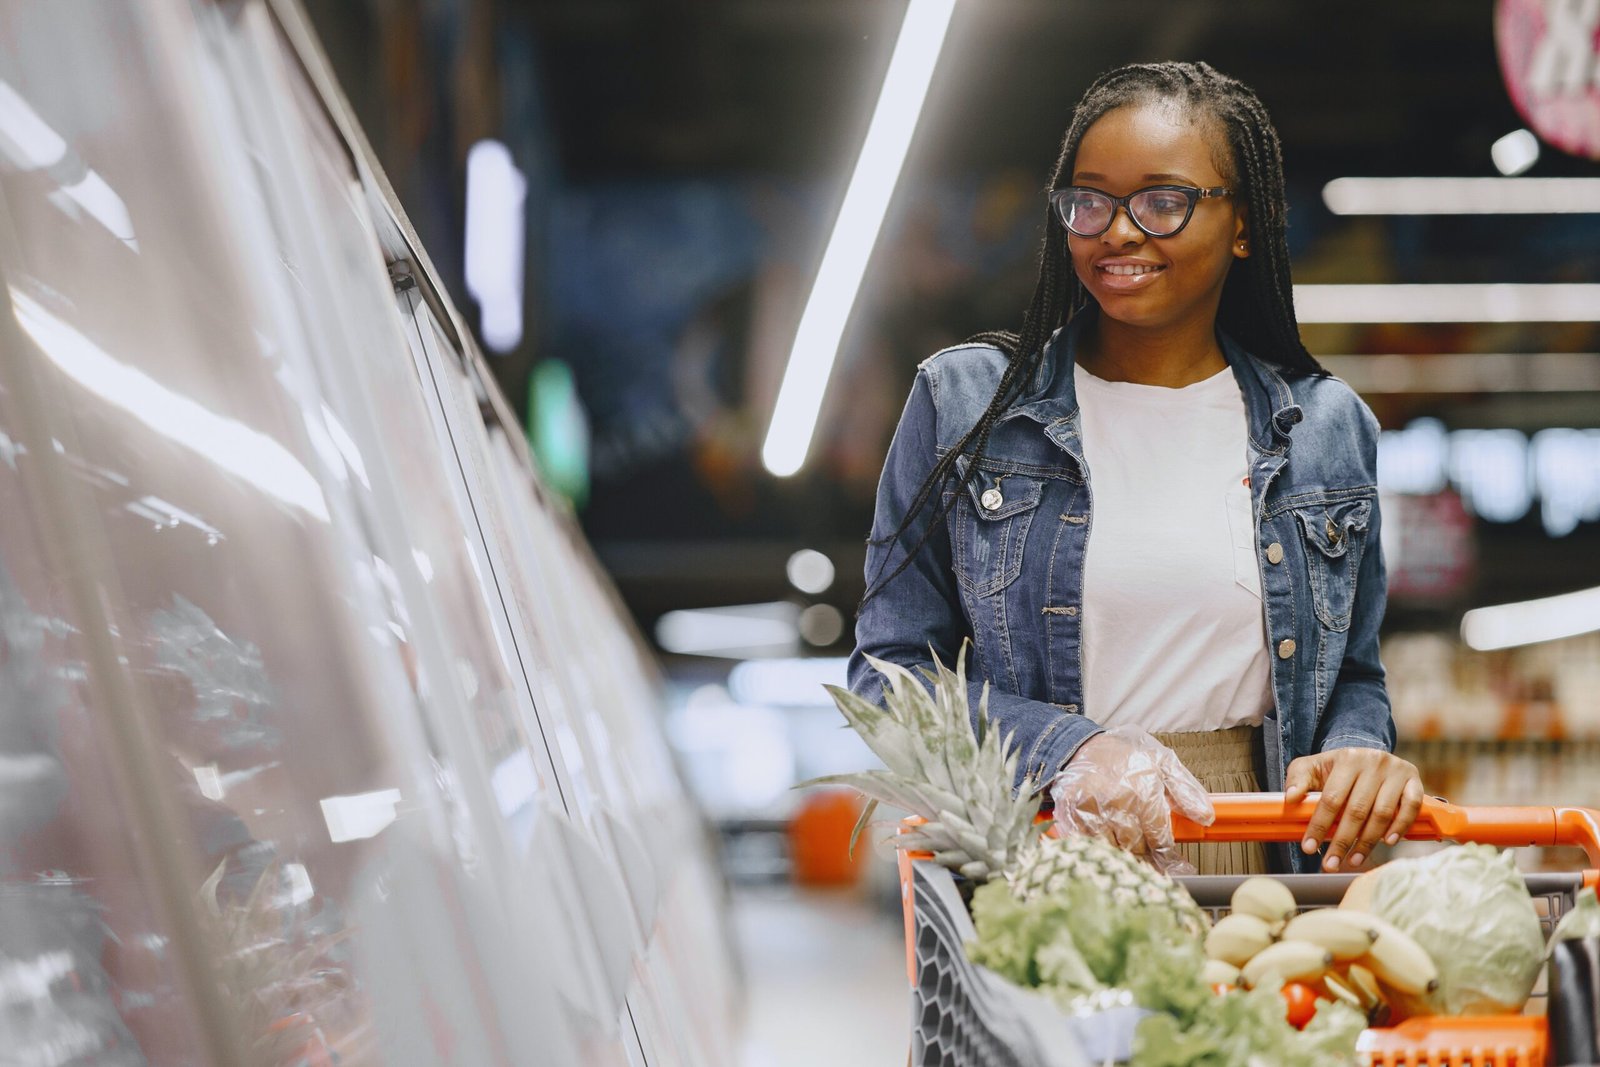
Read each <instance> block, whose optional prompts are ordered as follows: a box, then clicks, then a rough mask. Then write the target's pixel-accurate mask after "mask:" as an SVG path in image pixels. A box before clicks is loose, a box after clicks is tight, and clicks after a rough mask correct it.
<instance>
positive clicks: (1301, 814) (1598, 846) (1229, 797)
mask: <svg viewBox="0 0 1600 1067" xmlns="http://www.w3.org/2000/svg"><path fill="white" fill-rule="evenodd" d="M1319 799H1320V795H1319V794H1316V793H1312V794H1311V795H1310V796H1308V797H1306V798H1305V799H1304V800H1302V801H1300V802H1299V803H1297V804H1293V805H1290V804H1287V803H1286V802H1285V801H1284V798H1283V794H1282V793H1214V794H1212V796H1211V802H1212V806H1213V807H1214V808H1215V810H1216V820H1215V821H1214V822H1213V823H1212V824H1211V825H1210V826H1201V825H1199V824H1198V823H1195V822H1193V821H1191V820H1189V819H1186V818H1184V817H1183V816H1181V815H1177V814H1174V815H1173V820H1172V826H1173V836H1174V837H1175V838H1176V839H1177V840H1179V841H1299V840H1300V839H1301V838H1302V837H1303V836H1304V834H1305V830H1306V827H1307V825H1308V824H1309V823H1310V821H1311V816H1312V814H1313V813H1314V812H1315V811H1316V806H1317V801H1318V800H1319ZM918 821H920V820H912V819H908V820H906V822H907V824H908V826H909V825H914V824H915V823H916V822H918ZM1406 838H1407V839H1408V840H1413V841H1454V842H1458V843H1468V842H1476V843H1480V844H1488V845H1498V846H1501V847H1506V848H1513V847H1524V846H1530V845H1540V846H1547V847H1548V846H1557V845H1568V846H1576V847H1579V848H1582V849H1583V850H1584V853H1585V855H1586V856H1587V857H1588V862H1589V864H1590V865H1591V867H1593V868H1600V811H1596V810H1594V809H1591V808H1572V807H1467V806H1461V805H1456V804H1450V803H1448V802H1446V801H1443V800H1439V799H1437V798H1435V797H1429V798H1427V799H1425V800H1424V801H1423V805H1422V811H1421V813H1420V814H1419V815H1418V817H1417V821H1416V822H1415V823H1414V824H1412V827H1411V829H1410V831H1409V832H1408V833H1407V834H1406ZM931 858H932V857H931V856H929V855H928V854H927V853H916V852H907V851H905V850H901V852H900V857H899V859H900V887H901V902H902V904H903V906H904V908H905V920H906V970H907V974H908V976H909V978H910V981H911V983H912V985H913V986H915V984H916V980H917V967H916V962H917V961H916V951H917V946H916V944H915V943H914V933H915V930H916V925H915V916H914V914H913V906H914V899H913V896H912V891H911V879H912V865H913V863H914V862H916V861H917V860H928V859H931ZM1277 877H1279V878H1281V879H1282V880H1283V881H1284V882H1285V883H1286V884H1288V885H1289V886H1290V888H1291V889H1292V888H1293V886H1294V882H1295V879H1296V878H1297V877H1299V876H1296V875H1279V876H1277ZM1180 881H1181V879H1180ZM1582 881H1583V884H1584V885H1589V886H1593V885H1595V884H1596V883H1597V882H1600V872H1597V871H1596V870H1593V869H1591V870H1586V871H1584V872H1583V879H1582ZM1552 918H1553V917H1552ZM1548 1046H1549V1028H1548V1025H1547V1023H1546V1020H1545V1019H1544V1017H1543V1016H1539V1015H1485V1016H1475V1017H1462V1018H1457V1017H1446V1016H1419V1017H1417V1018H1413V1019H1408V1020H1406V1021H1405V1022H1403V1023H1401V1024H1399V1025H1397V1026H1392V1027H1377V1028H1370V1029H1368V1030H1365V1031H1363V1032H1362V1034H1361V1038H1360V1040H1359V1043H1358V1044H1357V1046H1356V1047H1357V1052H1358V1054H1359V1062H1361V1063H1363V1064H1366V1065H1370V1067H1412V1065H1417V1067H1421V1065H1424V1064H1428V1065H1432V1064H1441V1065H1442V1064H1452V1065H1454V1064H1462V1065H1468V1064H1470V1065H1472V1067H1546V1063H1547V1059H1548V1056H1549V1049H1548Z"/></svg>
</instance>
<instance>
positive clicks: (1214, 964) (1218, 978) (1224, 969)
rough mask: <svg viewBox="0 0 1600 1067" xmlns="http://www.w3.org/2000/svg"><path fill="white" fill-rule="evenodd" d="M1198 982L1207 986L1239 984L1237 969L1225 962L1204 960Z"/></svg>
mask: <svg viewBox="0 0 1600 1067" xmlns="http://www.w3.org/2000/svg"><path fill="white" fill-rule="evenodd" d="M1200 980H1201V981H1202V982H1204V983H1205V984H1206V985H1208V986H1217V985H1232V986H1236V985H1238V984H1239V968H1237V967H1235V966H1234V965H1233V964H1231V963H1229V962H1227V961H1226V960H1206V965H1205V967H1203V968H1202V969H1201V971H1200Z"/></svg>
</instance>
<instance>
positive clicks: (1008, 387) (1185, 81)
mask: <svg viewBox="0 0 1600 1067" xmlns="http://www.w3.org/2000/svg"><path fill="white" fill-rule="evenodd" d="M1157 101H1170V102H1172V103H1175V104H1178V105H1180V106H1183V107H1185V108H1187V109H1190V110H1192V111H1194V112H1198V113H1200V114H1202V115H1205V116H1207V117H1209V118H1211V119H1213V120H1215V121H1216V122H1217V123H1219V124H1220V125H1221V127H1222V129H1223V131H1224V133H1225V135H1226V140H1227V143H1228V153H1227V155H1226V158H1219V160H1218V163H1219V167H1220V169H1222V171H1223V173H1224V174H1225V175H1227V176H1228V178H1229V184H1230V185H1233V186H1235V187H1236V188H1240V189H1241V191H1242V192H1243V194H1244V196H1245V203H1246V208H1247V218H1248V220H1249V226H1250V232H1251V234H1252V238H1251V244H1252V246H1253V249H1254V251H1253V252H1252V254H1251V256H1250V258H1248V259H1242V260H1237V261H1235V262H1234V264H1233V266H1232V268H1231V269H1230V270H1229V272H1228V278H1227V281H1226V282H1225V283H1224V285H1223V291H1222V300H1221V303H1220V304H1219V306H1218V309H1217V325H1218V327H1219V328H1220V329H1221V330H1222V331H1223V332H1224V333H1226V334H1228V335H1229V336H1230V337H1232V338H1234V339H1235V340H1236V341H1238V342H1239V344H1240V345H1242V346H1243V347H1244V348H1245V349H1246V350H1247V351H1249V352H1252V353H1254V354H1255V355H1256V356H1258V357H1260V358H1261V359H1264V360H1266V361H1267V362H1269V363H1273V364H1275V365H1277V366H1279V367H1281V368H1283V369H1284V370H1287V371H1290V372H1292V373H1296V374H1308V375H1316V376H1326V375H1327V371H1326V370H1324V369H1323V368H1322V366H1321V365H1320V364H1319V363H1317V361H1316V360H1315V359H1314V358H1313V357H1312V356H1311V354H1310V353H1309V352H1307V351H1306V348H1305V345H1304V344H1303V343H1302V342H1301V340H1300V330H1299V324H1298V322H1297V321H1296V319H1295V314H1294V289H1293V285H1292V283H1291V281H1290V272H1289V242H1288V237H1287V225H1288V205H1287V201H1286V198H1285V195H1284V182H1283V155H1282V149H1281V146H1280V143H1279V140H1278V133H1277V130H1275V129H1274V128H1273V125H1272V120H1271V118H1270V117H1269V116H1268V114H1267V109H1266V108H1265V107H1264V106H1263V105H1262V103H1261V101H1260V99H1259V98H1257V96H1256V95H1255V93H1254V92H1252V91H1251V90H1250V89H1249V88H1248V87H1246V86H1245V85H1244V84H1243V83H1241V82H1239V81H1236V80H1234V79H1233V78H1230V77H1228V76H1227V75H1225V74H1222V73H1220V72H1218V71H1217V70H1216V69H1214V68H1213V67H1211V66H1210V65H1209V64H1206V63H1136V64H1130V65H1128V66H1124V67H1118V68H1117V69H1115V70H1111V71H1108V72H1106V73H1105V74H1102V75H1101V76H1100V77H1099V78H1096V79H1095V81H1094V82H1093V83H1092V84H1091V85H1090V86H1089V88H1088V89H1087V90H1085V92H1084V94H1083V98H1082V99H1081V100H1079V102H1078V105H1077V107H1076V108H1075V109H1074V110H1073V117H1072V122H1071V124H1070V125H1069V126H1068V128H1067V132H1066V135H1065V136H1064V137H1063V138H1062V141H1061V152H1060V154H1059V155H1058V157H1057V159H1056V164H1055V168H1054V170H1053V171H1052V173H1051V175H1050V183H1049V185H1048V187H1047V189H1046V192H1050V191H1054V190H1055V189H1058V188H1060V187H1061V186H1062V182H1063V178H1064V177H1065V176H1067V175H1070V173H1071V167H1072V164H1073V162H1074V160H1075V159H1076V157H1077V154H1078V145H1079V144H1080V143H1081V142H1082V140H1083V135H1084V133H1085V132H1087V130H1088V128H1089V127H1090V126H1091V125H1093V124H1094V122H1096V121H1097V120H1098V119H1099V118H1100V117H1101V116H1103V115H1105V114H1106V113H1107V112H1110V111H1113V110H1115V109H1117V108H1119V107H1124V106H1127V105H1131V104H1139V103H1147V102H1157ZM1090 300H1091V298H1090V296H1089V294H1088V291H1087V290H1086V289H1085V288H1084V286H1083V283H1082V282H1081V281H1079V279H1078V276H1077V273H1076V272H1075V271H1074V270H1073V269H1072V266H1071V261H1070V257H1069V256H1068V253H1067V247H1066V236H1065V234H1064V232H1063V231H1062V229H1061V227H1060V226H1059V225H1057V224H1056V220H1055V218H1054V216H1053V211H1052V209H1051V208H1050V207H1049V205H1048V204H1046V206H1045V239H1044V244H1043V247H1042V248H1041V250H1040V255H1039V278H1038V281H1037V283H1036V284H1035V286H1034V291H1033V299H1032V301H1031V302H1030V303H1029V305H1028V308H1027V310H1026V311H1025V312H1024V313H1023V316H1022V329H1021V330H1020V331H1017V332H1014V333H1013V332H1011V331H1006V330H995V331H988V332H985V333H980V334H977V335H975V336H974V337H971V338H969V343H977V344H988V345H992V346H994V347H995V348H998V349H999V350H1000V351H1002V352H1004V353H1005V355H1006V357H1007V363H1006V369H1005V372H1004V373H1003V374H1002V375H1001V377H1000V383H999V385H998V386H997V387H996V388H995V393H994V396H993V397H992V398H991V399H990V401H989V404H988V406H987V407H986V408H985V409H984V412H983V415H982V416H980V417H979V419H978V421H977V423H976V424H974V425H973V427H972V428H971V429H970V430H968V431H967V432H966V433H965V434H963V435H962V437H961V439H960V440H959V441H957V442H956V443H955V446H954V447H953V448H951V449H950V450H949V451H948V452H946V453H945V455H943V456H941V457H940V458H939V460H938V461H937V462H936V463H935V464H934V466H933V469H932V470H931V471H930V472H929V473H928V476H927V478H925V479H924V480H923V482H922V484H921V485H920V486H919V487H918V489H917V493H916V495H915V497H914V498H913V499H912V501H911V505H910V507H909V508H908V509H907V511H906V514H905V515H904V516H903V517H902V518H901V519H900V522H899V525H898V526H896V527H895V530H894V532H893V533H891V534H889V535H888V536H887V537H882V538H876V539H869V540H868V542H867V543H868V544H871V545H883V544H890V545H892V544H895V543H897V542H898V541H899V540H900V537H901V536H902V535H903V534H904V533H905V532H906V530H907V529H908V528H909V527H910V526H911V524H912V523H913V522H914V521H915V520H916V517H917V515H918V514H919V513H921V512H922V510H923V508H924V507H925V506H926V505H927V502H928V500H929V498H930V497H932V496H933V495H934V493H935V492H939V493H940V495H941V499H940V502H939V504H938V506H937V507H936V508H935V510H934V513H933V515H932V516H931V517H930V518H929V520H928V522H927V525H926V526H925V528H924V529H923V530H922V532H921V535H920V536H919V537H918V538H917V541H916V544H914V545H913V546H912V547H911V549H910V550H909V551H908V552H907V553H906V555H905V558H904V559H902V560H901V561H900V563H899V564H898V565H897V566H896V567H895V568H894V570H893V571H891V572H890V573H889V575H888V577H887V578H885V579H883V581H882V582H881V583H878V574H877V573H875V574H874V575H873V576H872V577H871V579H870V580H869V581H868V589H867V592H866V594H865V595H864V596H863V597H862V600H861V604H862V605H865V604H866V602H867V601H868V600H870V599H872V598H873V597H874V596H876V595H877V594H878V593H880V592H882V591H883V589H884V588H885V587H886V586H887V585H888V584H889V583H890V582H892V581H893V580H894V579H895V578H897V577H898V576H899V575H900V574H901V573H903V572H904V571H905V569H906V568H907V567H909V566H910V565H911V562H912V560H913V559H914V558H915V557H916V554H917V553H918V552H919V551H920V550H921V549H922V547H923V545H925V544H926V543H927V540H928V537H929V536H930V535H931V534H932V533H933V531H934V530H935V529H937V528H938V525H939V523H941V522H943V521H944V519H945V517H946V516H947V515H948V514H949V511H950V509H951V508H952V507H954V506H955V503H956V501H957V500H958V499H959V498H960V492H961V490H962V489H964V488H965V482H963V484H961V485H958V486H956V491H955V492H953V493H951V494H950V496H949V498H948V499H943V492H942V490H943V487H944V486H945V485H947V484H948V483H949V482H950V481H951V480H952V479H953V478H954V477H955V476H956V460H957V458H958V457H959V456H961V455H962V454H964V453H968V452H969V448H970V456H971V459H970V461H969V463H968V465H967V479H971V478H972V477H974V476H976V474H977V471H978V465H979V464H980V463H981V462H982V460H983V458H984V456H985V455H986V449H987V447H988V444H989V436H990V433H991V432H992V431H993V429H994V427H995V426H996V425H997V424H998V423H999V421H1000V417H1001V416H1002V415H1003V414H1005V412H1006V410H1007V409H1009V408H1010V406H1011V405H1012V404H1013V403H1014V402H1015V401H1016V400H1017V399H1018V398H1020V397H1021V396H1023V395H1024V393H1025V392H1026V390H1027V389H1028V387H1029V385H1030V384H1031V383H1032V382H1033V379H1034V376H1035V375H1036V374H1037V373H1038V371H1039V368H1040V364H1041V363H1042V361H1043V359H1044V347H1045V344H1046V342H1047V341H1049V339H1050V337H1051V335H1052V334H1054V333H1055V331H1056V330H1057V329H1059V328H1060V327H1062V326H1064V325H1066V324H1067V323H1069V322H1071V321H1072V319H1073V318H1074V317H1075V316H1076V315H1077V314H1078V313H1079V312H1080V311H1082V310H1083V309H1084V308H1085V307H1086V306H1087V305H1088V303H1089V302H1090ZM888 557H889V553H885V554H884V558H883V560H882V561H881V562H880V563H879V565H878V573H881V572H882V571H883V568H884V566H885V565H886V564H887V562H888ZM875 583H876V584H875ZM858 610H859V609H858Z"/></svg>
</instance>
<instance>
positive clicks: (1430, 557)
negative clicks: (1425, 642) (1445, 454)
mask: <svg viewBox="0 0 1600 1067" xmlns="http://www.w3.org/2000/svg"><path fill="white" fill-rule="evenodd" d="M1383 535H1384V537H1383V551H1384V558H1385V562H1386V563H1387V565H1388V569H1389V596H1390V599H1392V600H1396V601H1400V600H1404V601H1408V602H1410V603H1413V604H1428V603H1445V602H1448V601H1451V600H1453V599H1455V598H1456V597H1458V596H1460V595H1461V594H1462V593H1463V592H1465V591H1466V590H1467V588H1468V585H1469V583H1470V582H1471V581H1472V578H1473V575H1474V572H1475V571H1476V568H1477V563H1478V546H1477V540H1476V539H1475V538H1474V536H1473V522H1472V516H1471V515H1470V514H1468V513H1467V509H1466V508H1465V507H1463V506H1462V503H1461V497H1460V495H1459V494H1457V493H1455V492H1454V491H1452V490H1448V489H1447V490H1445V491H1444V492H1440V493H1434V494H1431V495H1429V496H1393V495H1386V496H1385V497H1384V500H1383Z"/></svg>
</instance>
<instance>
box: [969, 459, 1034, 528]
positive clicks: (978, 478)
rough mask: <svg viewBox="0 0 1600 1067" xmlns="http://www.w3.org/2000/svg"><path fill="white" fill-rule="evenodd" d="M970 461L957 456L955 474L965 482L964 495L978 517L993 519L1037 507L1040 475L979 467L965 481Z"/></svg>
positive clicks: (1003, 517) (992, 520) (996, 519)
mask: <svg viewBox="0 0 1600 1067" xmlns="http://www.w3.org/2000/svg"><path fill="white" fill-rule="evenodd" d="M971 463H972V461H971V460H970V459H969V458H968V457H966V456H959V457H957V459H956V473H957V475H958V476H959V477H960V478H961V480H962V481H963V482H964V483H965V484H966V487H967V495H968V496H969V497H970V498H971V499H972V507H973V509H974V510H975V511H976V512H977V513H978V518H980V519H983V520H986V521H988V522H995V521H998V520H1000V519H1009V518H1010V517H1011V516H1013V515H1015V514H1017V513H1019V512H1023V511H1027V510H1029V509H1030V508H1036V507H1038V506H1039V500H1040V498H1041V497H1042V496H1043V495H1044V483H1045V480H1044V479H1043V478H1034V477H1030V476H1028V475H1026V474H1010V473H1007V472H1003V471H991V470H985V469H984V468H983V467H981V466H980V467H979V468H978V471H977V473H976V474H975V475H973V477H972V479H971V480H970V481H968V480H967V471H968V470H969V469H970V467H971Z"/></svg>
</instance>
